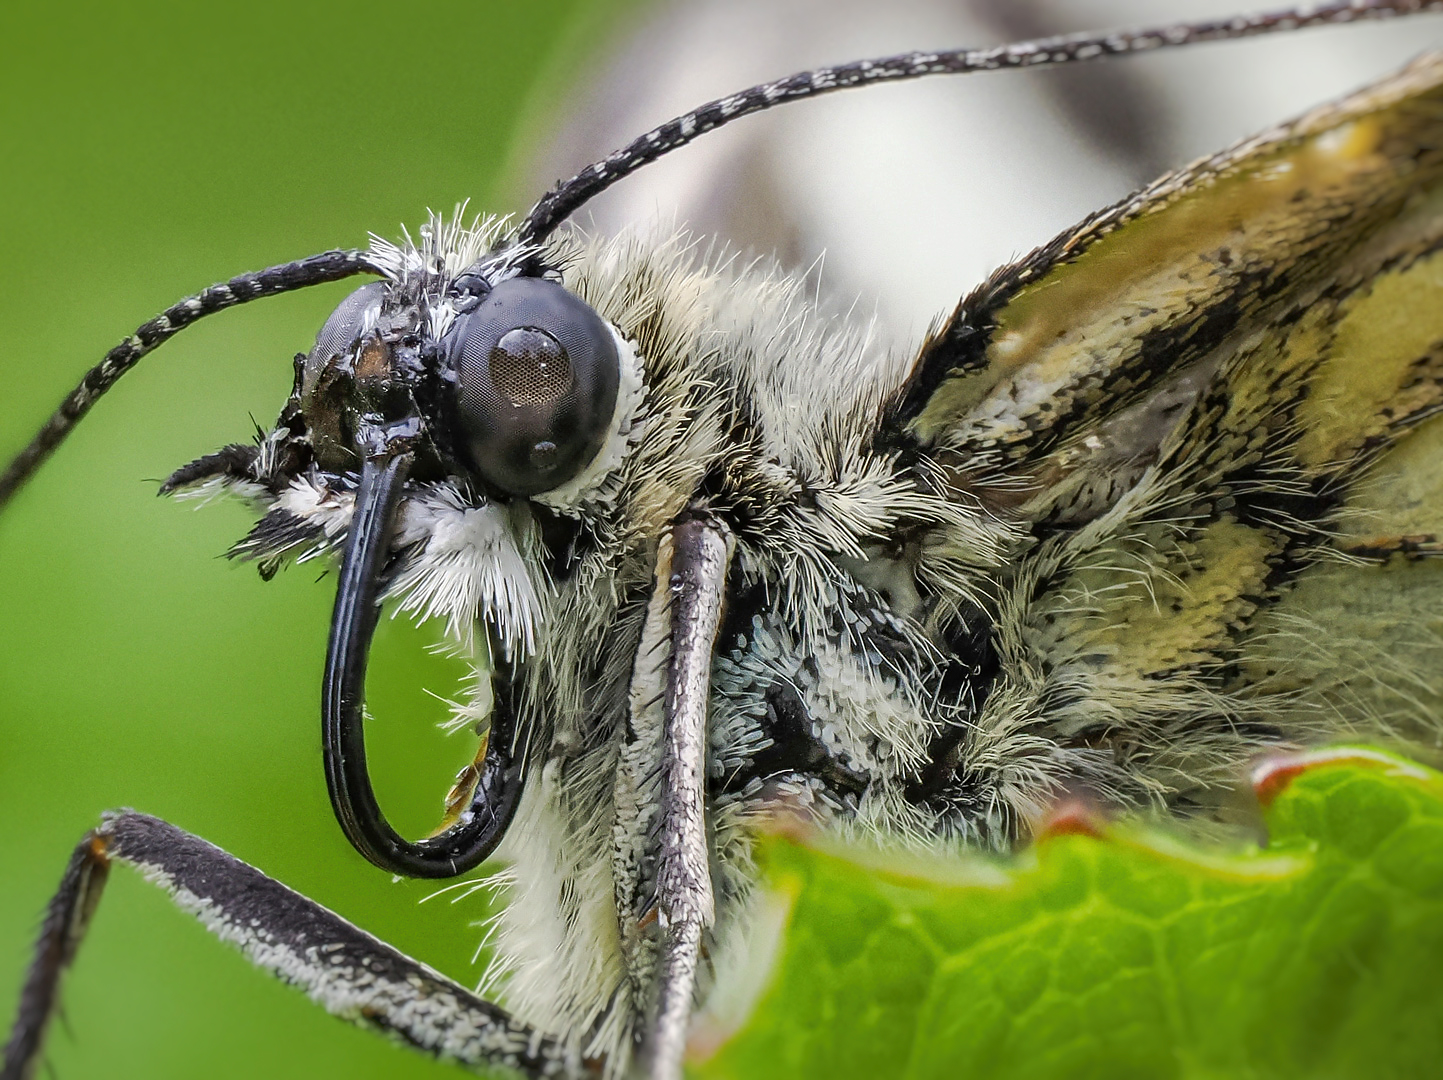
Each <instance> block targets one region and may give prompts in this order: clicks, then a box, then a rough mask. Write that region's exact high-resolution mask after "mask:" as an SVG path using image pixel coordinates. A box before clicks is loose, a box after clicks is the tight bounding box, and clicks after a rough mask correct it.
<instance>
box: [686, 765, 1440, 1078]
mask: <svg viewBox="0 0 1443 1080" xmlns="http://www.w3.org/2000/svg"><path fill="white" fill-rule="evenodd" d="M1255 786H1256V788H1257V790H1258V794H1259V797H1260V799H1261V800H1262V801H1263V803H1264V804H1265V806H1266V821H1267V827H1268V833H1269V836H1270V839H1269V842H1268V844H1267V846H1266V848H1264V849H1261V850H1252V851H1245V852H1241V853H1238V852H1236V851H1226V852H1224V851H1218V850H1208V849H1206V848H1204V847H1201V846H1198V845H1192V844H1185V843H1183V842H1182V841H1180V840H1177V839H1175V838H1173V837H1171V836H1169V835H1166V834H1162V833H1159V832H1156V831H1143V830H1141V829H1139V828H1138V827H1136V826H1117V827H1099V828H1098V829H1097V830H1096V831H1095V832H1092V833H1091V834H1089V831H1088V830H1087V829H1085V828H1081V829H1080V828H1078V827H1077V826H1078V825H1079V822H1078V821H1077V819H1072V820H1070V821H1067V822H1064V823H1063V826H1064V827H1062V828H1054V830H1053V832H1052V833H1051V834H1050V835H1048V836H1046V837H1045V838H1044V839H1042V840H1041V841H1039V842H1038V843H1037V844H1036V845H1034V847H1033V848H1031V849H1030V850H1029V851H1027V852H1024V853H1023V854H1021V855H1018V856H1016V857H1014V858H1012V859H1010V860H1007V861H1002V860H996V859H987V858H984V857H983V856H980V855H974V856H967V857H959V858H958V859H956V860H952V861H949V862H947V863H944V864H942V865H938V864H936V863H933V862H925V863H924V862H921V861H917V862H914V863H912V864H907V863H904V862H902V861H900V860H898V859H896V858H890V859H889V858H884V857H881V856H877V855H874V854H868V853H865V852H858V851H856V850H839V849H836V848H832V849H827V850H822V849H818V848H816V847H809V846H805V845H803V844H800V843H797V842H794V841H792V840H788V839H785V838H783V837H769V838H767V839H766V840H764V841H763V842H762V843H761V845H760V851H759V856H760V859H761V862H762V866H763V868H764V873H765V877H766V879H767V881H768V888H769V890H770V904H771V909H772V910H774V911H776V912H777V913H778V916H779V918H778V923H777V925H778V927H779V931H780V932H779V934H778V936H777V939H776V940H777V944H776V948H775V953H774V955H772V956H771V960H770V963H769V964H767V963H762V964H761V965H760V966H759V974H758V976H757V977H755V978H754V983H755V985H754V986H753V987H752V991H753V994H754V1004H753V1005H752V1007H751V1009H750V1010H749V1011H747V1010H743V1012H744V1015H743V1016H742V1018H741V1020H740V1023H739V1025H738V1024H736V1023H734V1024H733V1025H732V1026H733V1028H734V1029H735V1030H732V1031H731V1032H730V1033H729V1036H728V1035H727V1034H723V1033H722V1032H721V1030H720V1028H721V1026H722V1025H723V1024H724V1021H722V1020H720V1019H718V1018H717V1017H715V1016H712V1017H710V1018H707V1017H704V1018H703V1020H702V1022H701V1024H700V1025H699V1028H700V1030H699V1031H698V1034H697V1037H696V1038H695V1039H694V1040H693V1047H694V1051H695V1053H694V1055H693V1057H694V1060H693V1062H692V1065H691V1070H690V1075H691V1076H692V1077H694V1078H696V1080H720V1078H724V1077H736V1078H746V1080H764V1078H766V1077H772V1076H776V1077H788V1078H802V1077H822V1078H825V1080H844V1078H846V1077H853V1076H855V1077H868V1078H878V1077H908V1078H922V1077H938V1078H942V1077H946V1078H949V1080H950V1078H955V1077H968V1078H978V1077H993V1076H997V1077H1009V1078H1014V1077H1083V1076H1097V1077H1108V1078H1109V1080H1112V1078H1122V1077H1147V1078H1149V1080H1155V1078H1165V1077H1300V1076H1330V1077H1332V1076H1337V1077H1349V1076H1369V1077H1385V1076H1400V1077H1403V1076H1407V1077H1415V1076H1424V1075H1437V1073H1438V1071H1439V1070H1440V1069H1443V1016H1440V1009H1443V776H1440V775H1439V774H1438V773H1435V772H1433V771H1432V770H1429V769H1425V768H1423V767H1421V766H1418V765H1415V764H1413V763H1411V762H1408V761H1405V760H1403V759H1401V758H1396V757H1392V756H1391V755H1387V754H1383V753H1381V752H1378V751H1373V750H1365V749H1342V750H1332V751H1323V752H1319V753H1314V754H1309V755H1302V756H1299V757H1296V758H1291V759H1287V760H1284V761H1282V762H1279V763H1273V764H1271V765H1269V766H1266V767H1264V768H1263V769H1261V770H1259V774H1258V776H1257V777H1256V778H1255ZM1069 826H1070V827H1069ZM726 990H727V991H728V994H727V995H726V996H727V997H729V998H730V999H732V1000H735V999H736V998H737V996H738V995H739V994H742V990H741V989H738V987H735V986H733V987H727V988H726ZM718 1043H719V1044H720V1048H719V1049H717V1050H715V1052H713V1053H711V1054H710V1056H707V1057H705V1059H704V1060H696V1059H697V1058H700V1057H701V1056H702V1054H701V1051H700V1047H701V1046H702V1045H703V1044H705V1045H708V1046H716V1045H718Z"/></svg>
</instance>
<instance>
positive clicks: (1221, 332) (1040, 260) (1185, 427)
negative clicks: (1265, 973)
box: [884, 55, 1443, 821]
mask: <svg viewBox="0 0 1443 1080" xmlns="http://www.w3.org/2000/svg"><path fill="white" fill-rule="evenodd" d="M1440 407H1443V55H1432V56H1428V57H1424V58H1423V59H1421V60H1419V61H1417V62H1415V63H1414V64H1413V65H1411V66H1410V67H1409V68H1407V69H1405V70H1404V71H1402V72H1400V73H1399V74H1398V75H1396V76H1393V77H1392V78H1390V79H1388V80H1386V81H1384V82H1382V83H1380V84H1378V85H1375V86H1373V87H1371V88H1369V89H1367V90H1365V91H1363V92H1361V93H1359V94H1357V95H1355V96H1353V97H1352V98H1349V99H1347V100H1345V101H1343V102H1341V103H1340V104H1337V105H1334V106H1329V107H1326V108H1323V109H1319V110H1317V111H1315V112H1313V113H1310V114H1309V115H1307V116H1305V117H1303V118H1302V119H1301V120H1299V121H1297V122H1296V123H1293V124H1291V125H1288V126H1286V127H1283V128H1280V129H1278V130H1275V131H1272V132H1269V133H1267V134H1265V135H1262V136H1260V137H1258V138H1255V139H1252V140H1249V141H1247V142H1245V143H1243V144H1241V145H1239V146H1238V147H1236V148H1234V149H1233V150H1231V151H1228V152H1226V153H1224V154H1222V155H1219V156H1218V157H1215V158H1213V159H1209V160H1207V161H1204V162H1201V163H1199V164H1197V165H1195V166H1193V167H1191V168H1189V169H1187V170H1184V171H1183V172H1181V173H1178V174H1176V175H1174V176H1171V177H1168V178H1165V179H1164V180H1162V181H1160V182H1158V183H1157V184H1155V185H1153V186H1152V187H1151V188H1149V189H1147V190H1145V191H1143V192H1142V193H1140V194H1139V195H1138V196H1136V197H1134V198H1132V199H1130V200H1128V201H1126V202H1124V203H1122V204H1120V205H1118V206H1116V207H1114V208H1112V209H1110V210H1108V211H1105V212H1103V213H1101V214H1099V215H1097V216H1096V217H1094V218H1092V219H1090V220H1089V221H1087V222H1085V223H1084V224H1083V225H1082V226H1081V227H1079V228H1078V229H1076V230H1075V231H1073V232H1071V233H1069V234H1066V235H1064V236H1062V237H1060V238H1058V239H1057V240H1056V241H1054V242H1053V243H1052V244H1050V245H1049V246H1047V247H1046V248H1043V249H1041V250H1039V251H1038V252H1035V253H1034V254H1033V255H1032V256H1030V257H1029V258H1027V259H1025V260H1024V261H1022V262H1020V263H1018V264H1016V265H1014V266H1011V267H1008V268H1006V269H1004V270H1002V271H1001V272H999V273H998V274H996V275H994V276H993V278H992V279H991V280H990V281H988V282H987V283H986V284H985V285H984V286H983V287H982V288H980V289H979V290H977V291H976V292H975V293H973V294H972V295H971V296H969V297H968V298H967V299H966V300H965V301H964V302H963V303H962V305H961V306H960V307H959V308H958V310H957V311H956V313H955V314H954V315H953V316H952V318H951V319H950V320H948V322H947V323H946V324H945V325H944V326H943V327H942V328H941V329H940V330H939V331H937V332H936V333H934V334H933V336H932V337H931V339H930V340H929V341H928V342H927V344H926V346H925V347H924V349H923V351H922V354H921V356H920V357H919V359H918V362H917V365H916V368H915V370H914V372H913V374H912V375H911V378H910V380H909V382H908V384H907V386H906V388H905V391H904V393H903V394H902V395H901V396H900V397H899V399H898V401H897V403H896V405H895V408H894V411H893V413H892V415H891V418H890V424H889V426H888V427H887V428H886V429H884V441H886V442H887V443H889V444H890V445H891V446H893V447H898V446H900V447H902V448H903V454H904V457H911V458H912V459H913V460H915V461H916V463H917V468H918V470H919V472H920V473H922V474H923V475H924V476H925V477H926V478H927V480H928V482H930V483H933V484H939V485H946V486H948V487H949V488H950V489H951V490H953V491H954V492H956V493H957V494H958V496H959V497H967V498H975V499H978V500H980V501H981V502H982V504H983V505H984V506H987V507H989V508H990V509H991V510H992V511H993V512H994V513H997V514H999V515H1001V516H1004V517H1006V518H1008V519H1010V520H1011V521H1013V522H1015V523H1016V524H1017V526H1018V527H1019V530H1020V531H1021V532H1022V534H1023V536H1024V539H1023V540H1022V541H1021V543H1020V544H1019V547H1018V550H1017V552H1016V555H1015V558H1014V559H1012V560H1011V561H1010V562H1009V565H1008V567H1007V569H1005V570H1004V571H1002V572H1000V573H999V574H998V576H997V578H996V580H995V581H994V582H993V583H992V584H993V588H994V598H995V605H996V607H995V610H994V611H993V612H992V616H993V643H994V647H995V648H996V649H997V652H998V656H999V660H1000V665H999V666H1000V674H999V675H998V676H997V678H996V680H995V681H994V683H993V684H992V687H991V691H990V694H989V697H988V700H987V702H986V704H985V706H984V708H983V711H982V715H981V717H980V719H979V722H978V724H977V726H976V728H975V729H974V730H973V731H972V732H971V733H969V734H968V736H967V738H966V743H965V745H964V746H963V747H962V752H961V754H960V755H959V758H960V765H959V768H958V775H957V786H956V787H955V788H954V792H960V791H963V790H972V791H974V792H975V791H977V790H978V789H980V790H981V791H983V792H985V793H987V797H988V799H989V800H990V802H991V805H993V806H998V805H1001V806H1003V807H1005V808H1007V809H1008V810H1010V811H1011V813H1010V814H1009V815H1008V816H1009V817H1011V819H1012V820H1013V821H1016V820H1017V819H1018V817H1019V816H1023V815H1025V814H1026V813H1027V811H1028V810H1029V808H1030V807H1031V806H1034V805H1035V803H1036V801H1037V800H1038V798H1039V797H1040V796H1041V795H1044V794H1045V793H1047V792H1048V791H1050V790H1055V787H1056V785H1057V784H1058V783H1060V782H1062V778H1063V777H1064V776H1065V775H1076V774H1079V773H1080V774H1082V775H1084V776H1087V777H1090V778H1091V780H1092V782H1093V783H1094V784H1095V785H1096V786H1097V787H1098V788H1099V789H1100V790H1101V791H1103V792H1104V793H1106V794H1108V795H1111V796H1113V797H1116V798H1118V799H1120V800H1122V801H1124V802H1140V801H1162V802H1169V803H1171V804H1173V805H1174V806H1186V805H1188V804H1189V803H1192V802H1196V803H1198V804H1200V805H1210V804H1212V803H1214V802H1215V795H1213V794H1212V793H1211V792H1210V791H1209V789H1211V788H1214V787H1215V786H1218V785H1221V784H1222V783H1223V782H1224V780H1225V779H1232V778H1235V777H1236V775H1237V769H1238V768H1239V766H1240V764H1241V763H1242V762H1243V761H1244V760H1245V759H1246V758H1247V757H1248V756H1250V755H1251V754H1254V753H1256V752H1257V751H1258V750H1259V749H1260V748H1261V747H1263V746H1267V745H1275V744H1295V743H1300V742H1306V741H1309V740H1313V739H1317V738H1321V737H1332V736H1336V735H1337V734H1338V733H1340V732H1344V733H1346V732H1358V733H1364V734H1367V735H1369V736H1371V737H1377V736H1378V735H1379V734H1388V733H1400V734H1402V735H1405V736H1406V737H1408V738H1409V739H1410V740H1423V741H1426V742H1429V743H1434V744H1436V743H1437V742H1438V732H1439V730H1440V718H1443V560H1438V559H1434V558H1432V556H1434V555H1437V554H1440V553H1443V417H1438V415H1437V414H1438V413H1439V411H1440Z"/></svg>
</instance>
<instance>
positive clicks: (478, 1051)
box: [0, 811, 597, 1080]
mask: <svg viewBox="0 0 1443 1080" xmlns="http://www.w3.org/2000/svg"><path fill="white" fill-rule="evenodd" d="M112 862H122V863H129V864H130V865H132V866H134V867H135V868H136V869H137V870H139V871H140V872H141V873H142V874H143V875H144V876H145V877H146V878H147V879H148V880H150V881H153V882H155V883H156V884H158V885H160V886H161V887H163V888H164V889H165V890H166V891H167V892H168V893H170V896H171V899H173V900H174V901H175V902H176V903H177V904H178V905H179V906H180V907H181V908H182V909H184V910H186V911H188V912H190V913H191V914H192V915H194V916H196V918H198V919H200V921H201V922H202V923H204V924H205V926H206V928H207V929H209V930H210V931H211V933H213V934H215V935H216V936H217V937H219V938H221V939H222V940H224V941H229V942H233V943H234V944H236V945H238V946H240V949H241V951H242V952H243V953H245V955H246V958H247V959H249V960H250V961H251V963H253V964H255V965H256V966H257V967H260V968H264V969H265V970H266V971H269V972H271V973H272V974H274V975H276V976H277V977H279V978H280V979H282V980H284V981H285V982H288V983H290V984H291V985H293V986H298V987H300V988H301V989H303V990H305V991H306V993H307V994H308V995H309V996H310V998H311V999H312V1000H313V1001H315V1002H316V1003H318V1004H319V1005H321V1006H322V1007H323V1008H325V1009H326V1011H327V1012H329V1013H332V1014H333V1015H335V1016H339V1017H341V1018H342V1019H345V1020H348V1021H349V1022H351V1023H353V1024H356V1025H358V1026H360V1027H366V1028H371V1029H373V1030H376V1031H379V1032H381V1033H383V1034H385V1035H387V1036H389V1037H391V1038H393V1039H396V1040H398V1041H400V1042H403V1043H406V1044H407V1045H409V1046H412V1047H415V1048H416V1049H418V1050H421V1051H424V1052H425V1053H428V1054H431V1055H433V1056H435V1057H438V1058H444V1059H448V1060H452V1061H456V1062H459V1063H461V1064H464V1065H473V1066H477V1067H494V1066H498V1065H499V1066H508V1067H510V1068H512V1069H515V1070H517V1071H518V1072H520V1073H521V1074H522V1075H524V1076H527V1077H538V1078H539V1077H580V1076H585V1075H589V1074H591V1072H592V1070H593V1069H595V1068H596V1067H597V1066H596V1065H595V1064H594V1063H589V1062H588V1063H582V1062H580V1061H578V1060H576V1059H575V1058H574V1057H569V1056H568V1055H567V1054H566V1052H565V1051H564V1050H563V1049H562V1047H561V1045H560V1044H559V1043H558V1042H557V1041H556V1040H554V1039H551V1038H549V1037H547V1036H545V1035H542V1034H540V1033H538V1032H536V1031H534V1030H532V1029H531V1028H530V1027H528V1026H527V1025H525V1024H522V1023H521V1022H519V1021H517V1020H514V1019H512V1018H511V1017H510V1016H509V1015H507V1013H506V1012H505V1011H504V1010H503V1009H501V1008H499V1007H497V1006H495V1005H492V1004H491V1003H490V1002H487V1001H483V1000H482V999H481V998H478V997H476V996H475V995H474V994H472V993H471V992H470V991H468V990H466V989H465V988H464V987H462V986H460V985H459V984H457V983H455V982H452V981H451V980H450V979H448V978H446V977H445V976H444V975H441V974H440V973H439V972H436V971H433V970H431V969H430V968H428V967H426V966H425V965H424V964H421V963H418V962H417V961H415V960H412V959H411V958H410V957H408V956H405V955H403V954H402V953H400V952H397V951H396V950H395V949H393V948H391V947H390V946H389V945H387V944H385V943H384V942H382V941H380V940H378V939H376V938H374V937H372V936H371V935H370V934H368V933H366V932H365V931H363V930H360V929H358V928H357V927H355V926H352V925H351V924H350V923H348V922H347V921H346V920H345V919H342V918H341V917H340V916H339V915H337V914H335V913H334V912H332V911H328V910H327V909H325V908H323V907H321V906H320V905H319V904H317V903H315V902H314V901H312V900H308V899H306V898H305V897H304V896H302V895H301V894H300V893H297V892H295V891H293V890H291V889H288V888H286V887H285V886H284V885H282V884H281V883H280V882H278V881H274V880H272V879H271V878H268V877H266V876H265V875H264V874H262V873H261V872H260V871H259V870H256V869H255V868H254V867H251V866H247V865H246V864H245V863H243V862H241V861H240V860H239V859H237V858H235V857H233V856H231V855H228V854H226V853H225V852H224V851H222V850H221V849H220V848H218V847H216V846H215V845H213V844H209V843H207V842H206V841H204V840H201V839H200V838H199V837H195V836H192V835H191V834H190V833H187V832H185V831H183V830H181V829H178V828H176V827H175V826H174V825H170V824H168V823H166V822H164V821H161V820H160V819H159V818H153V817H150V816H148V815H146V814H137V813H134V812H131V811H120V812H117V813H113V814H107V815H106V817H105V819H104V821H103V822H102V823H101V825H100V828H98V829H96V830H94V831H93V832H91V833H89V834H88V835H87V836H86V837H85V838H84V839H83V840H82V841H81V842H80V844H79V845H78V846H77V847H76V848H75V853H74V854H73V855H72V856H71V858H70V864H69V865H68V866H67V867H66V868H65V876H64V877H63V878H61V881H60V889H59V890H58V891H57V892H56V894H55V897H54V899H53V900H51V902H50V907H49V909H48V910H47V912H46V914H45V921H44V924H43V926H42V928H41V932H40V940H39V942H38V943H37V945H36V948H35V958H34V960H33V962H32V963H31V966H30V972H29V975H28V976H27V978H26V982H25V988H24V990H23V991H22V992H21V995H20V1008H19V1012H18V1015H17V1016H16V1020H15V1028H14V1030H13V1032H12V1033H11V1036H10V1042H9V1044H8V1045H7V1046H6V1048H5V1065H4V1069H3V1071H0V1080H29V1078H30V1077H32V1076H34V1075H35V1073H36V1070H37V1068H38V1066H39V1062H40V1059H41V1051H42V1045H43V1040H44V1036H45V1030H46V1027H47V1026H48V1024H49V1021H50V1018H51V1017H52V1016H53V1015H54V1013H55V1008H56V1005H57V1002H58V996H59V987H60V981H61V977H62V975H64V973H65V971H66V969H67V968H68V967H69V966H70V963H71V962H72V961H73V960H74V958H75V953H76V950H77V949H78V948H79V946H80V941H81V939H82V938H83V937H84V936H85V929H86V926H87V924H88V923H89V921H90V916H91V914H92V913H93V912H94V911H95V907H96V904H97V903H99V901H100V894H101V892H102V890H103V889H104V887H105V879H106V876H107V875H108V873H109V868H110V864H111V863H112Z"/></svg>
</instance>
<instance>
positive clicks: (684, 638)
mask: <svg viewBox="0 0 1443 1080" xmlns="http://www.w3.org/2000/svg"><path fill="white" fill-rule="evenodd" d="M730 547H731V534H730V532H729V531H728V530H727V528H726V526H724V525H722V524H721V523H720V522H719V521H716V520H715V519H712V518H710V517H705V516H700V515H699V516H696V517H689V518H686V519H683V520H682V521H681V522H679V523H678V524H677V525H676V527H675V529H674V530H673V532H672V564H671V574H670V581H669V582H668V585H669V588H670V591H671V620H672V621H671V663H670V665H669V666H668V670H667V680H666V699H665V701H666V705H665V717H666V719H665V723H664V725H663V729H662V733H663V734H662V737H663V745H662V762H661V835H660V852H659V858H658V860H657V873H656V903H657V909H658V914H659V916H660V920H661V924H662V927H663V928H664V931H665V936H664V939H663V942H662V949H661V963H660V968H659V970H658V972H657V995H656V997H657V1004H656V1017H655V1019H654V1020H653V1022H652V1025H651V1030H650V1031H649V1032H648V1037H647V1043H648V1045H647V1047H646V1054H645V1059H646V1065H647V1069H648V1073H649V1075H650V1076H651V1078H652V1080H675V1078H677V1077H679V1076H680V1075H681V1060H682V1053H683V1051H684V1050H685V1048H686V1033H687V1026H688V1024H689V1022H690V1020H691V1011H692V998H693V996H694V995H695V992H696V971H697V964H698V963H699V961H700V954H701V937H702V932H703V930H705V929H706V927H708V926H710V925H711V922H712V919H713V917H714V910H713V902H712V883H711V866H710V863H709V860H708V856H707V839H706V822H705V818H704V811H705V791H704V784H705V777H706V721H707V704H708V701H709V699H710V696H711V665H712V650H713V648H714V647H715V645H716V636H717V630H718V628H719V627H720V626H721V616H722V600H723V594H724V590H725V587H726V576H727V567H728V565H729V564H730V561H731V552H730Z"/></svg>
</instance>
